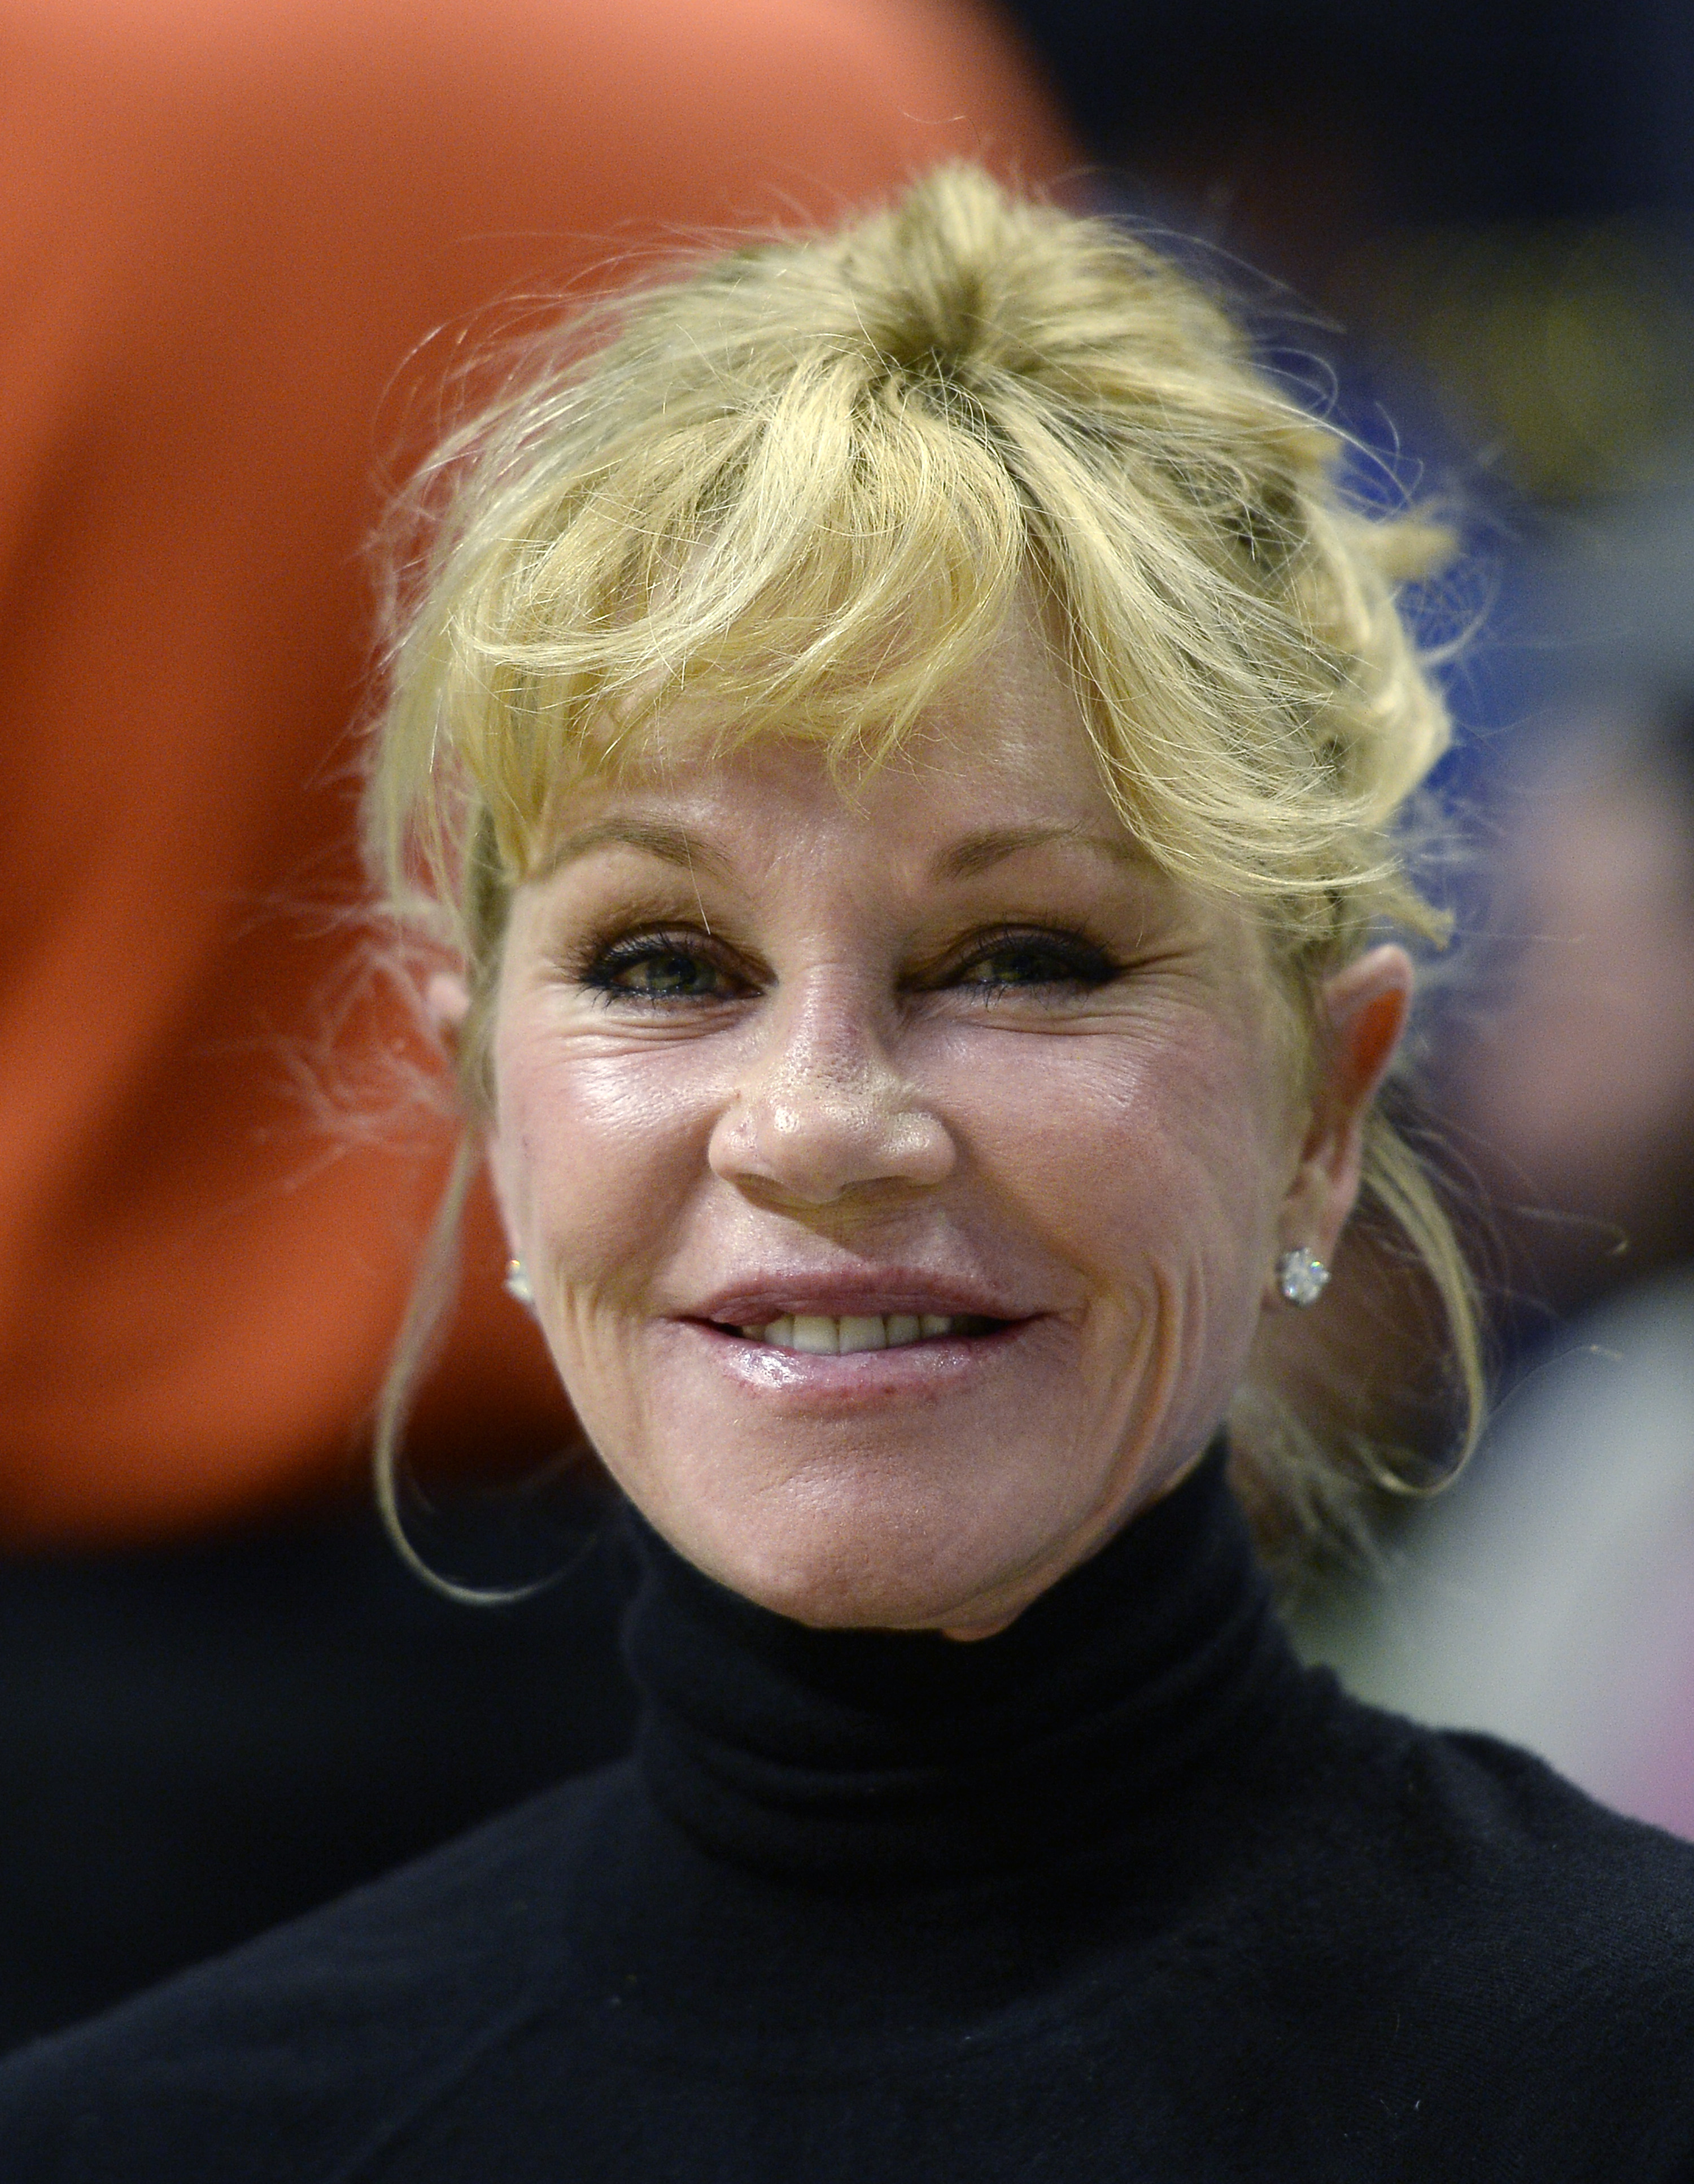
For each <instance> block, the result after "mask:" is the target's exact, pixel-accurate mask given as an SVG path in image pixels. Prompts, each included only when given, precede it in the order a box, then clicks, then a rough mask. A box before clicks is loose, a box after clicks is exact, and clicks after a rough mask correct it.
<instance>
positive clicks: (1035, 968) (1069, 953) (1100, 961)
mask: <svg viewBox="0 0 1694 2184" xmlns="http://www.w3.org/2000/svg"><path fill="white" fill-rule="evenodd" d="M1115 975H1116V972H1115V968H1114V967H1113V965H1112V962H1111V961H1110V960H1109V959H1108V958H1107V957H1106V956H1105V955H1104V954H1103V953H1102V952H1101V950H1100V949H1098V948H1096V947H1095V945H1094V944H1093V943H1092V942H1091V941H1087V940H1084V939H1082V938H1081V936H1080V935H1078V936H1075V937H1073V936H1070V935H1065V934H1058V933H1028V934H1018V933H1013V934H1008V935H1007V936H1006V938H1005V939H1000V940H995V941H994V942H991V943H990V944H989V945H988V946H987V947H985V948H982V949H979V950H978V952H977V953H976V954H975V955H974V956H970V957H969V958H968V959H967V961H965V962H963V963H961V965H960V967H959V968H958V969H957V971H956V972H955V973H954V974H953V980H952V983H955V984H956V985H961V986H970V987H975V988H978V989H983V988H989V989H992V988H995V987H1007V986H1026V987H1027V986H1047V987H1051V986H1101V985H1104V984H1105V983H1106V981H1107V980H1108V979H1110V978H1113V977H1114V976H1115Z"/></svg>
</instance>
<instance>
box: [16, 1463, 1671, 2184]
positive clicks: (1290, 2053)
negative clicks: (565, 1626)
mask: <svg viewBox="0 0 1694 2184" xmlns="http://www.w3.org/2000/svg"><path fill="white" fill-rule="evenodd" d="M637 1529H638V1550H639V1552H640V1554H641V1556H642V1558H643V1561H644V1577H643V1580H642V1584H641V1587H640V1590H639V1592H638V1596H637V1598H636V1602H635V1605H634V1607H633V1609H632V1613H631V1615H630V1619H629V1624H628V1630H627V1648H628V1653H629V1658H630V1661H631V1663H632V1668H633V1669H634V1671H635V1674H636V1675H637V1678H638V1681H639V1682H640V1684H641V1685H642V1687H643V1689H644V1692H645V1695H646V1702H647V1710H646V1713H645V1717H644V1725H643V1728H642V1731H641V1735H640V1740H639V1744H638V1750H637V1752H636V1754H635V1757H634V1758H632V1760H629V1761H627V1762H625V1763H621V1764H620V1765H617V1766H614V1767H612V1768H610V1769H605V1771H603V1772H601V1773H599V1774H597V1775H589V1776H588V1777H585V1778H584V1779H582V1780H579V1781H577V1782H573V1783H571V1784H568V1785H566V1786H564V1787H562V1788H560V1789H559V1790H557V1791H554V1792H552V1793H550V1794H549V1795H548V1796H546V1797H543V1798H541V1799H539V1800H538V1801H537V1802H534V1803H532V1804H529V1805H527V1806H525V1807H523V1808H521V1809H520V1810H519V1811H517V1812H515V1813H514V1814H510V1816H509V1817H507V1818H506V1819H502V1820H500V1821H498V1822H497V1823H495V1824H494V1825H492V1826H490V1827H488V1828H485V1829H484V1830H482V1831H481V1832H480V1833H478V1834H476V1835H474V1836H469V1837H467V1838H466V1839H465V1840H464V1841H460V1842H459V1843H457V1844H455V1845H454V1846H452V1847H449V1849H447V1850H446V1851H443V1852H439V1853H436V1854H435V1855H433V1856H432V1857H431V1858H427V1859H426V1860H425V1861H424V1862H422V1863H421V1864H418V1865H415V1866H413V1867H411V1868H410V1869H407V1870H406V1871H404V1872H402V1873H400V1874H398V1875H395V1876H394V1877H393V1878H392V1879H390V1880H386V1881H383V1882H381V1883H379V1884H378V1885H376V1886H374V1887H371V1888H368V1889H365V1890H364V1891H362V1892H360V1893H359V1894H357V1895H355V1896H353V1897H348V1898H347V1899H346V1900H345V1901H344V1902H343V1903H339V1904H337V1905H335V1906H333V1907H332V1908H330V1909H329V1910H327V1911H324V1912H320V1913H318V1914H315V1915H314V1916H313V1917H311V1918H309V1919H304V1920H303V1921H301V1922H300V1923H298V1925H293V1926H290V1927H286V1928H284V1929H282V1930H281V1931H279V1932H277V1933H276V1934H273V1935H270V1936H267V1937H266V1938H265V1939H264V1940H262V1941H260V1942H257V1943H254V1944H252V1945H250V1946H249V1947H246V1948H244V1949H242V1950H241V1951H240V1952H238V1953H237V1954H235V1955H234V1956H231V1957H229V1958H225V1959H224V1960H223V1961H221V1962H220V1963H218V1964H212V1965H209V1966H207V1967H204V1968H203V1969H202V1970H199V1971H197V1972H194V1973H192V1974H190V1975H187V1977H185V1978H182V1979H179V1980H177V1981H175V1982H174V1983H173V1984H171V1985H170V1986H167V1987H164V1988H162V1989H160V1990H159V1991H158V1992H155V1993H154V1994H153V1995H151V1996H148V1997H143V1998H142V2000H141V2001H139V2002H137V2003H131V2004H130V2005H128V2006H127V2007H125V2009H121V2010H119V2011H117V2012H115V2013H114V2014H112V2015H110V2016H109V2017H107V2018H105V2019H103V2020H99V2021H98V2022H97V2023H95V2024H94V2025H92V2026H89V2027H86V2028H84V2029H83V2030H81V2031H79V2032H75V2033H72V2034H70V2035H67V2036H64V2037H62V2038H59V2039H58V2040H55V2041H52V2042H45V2043H43V2044H42V2045H41V2046H38V2047H36V2048H32V2049H29V2050H26V2051H25V2053H23V2054H21V2055H20V2056H19V2057H17V2058H15V2059H14V2060H13V2061H12V2062H11V2063H10V2064H9V2065H8V2066H6V2067H4V2068H3V2069H0V2176H4V2177H5V2179H6V2180H7V2184H35V2180H40V2179H46V2178H53V2179H57V2180H75V2184H104V2181H105V2180H108V2179H109V2180H113V2184H118V2180H124V2184H141V2180H147V2184H185V2180H198V2179H201V2178H204V2179H206V2180H208V2184H254V2180H259V2179H266V2180H271V2179H275V2180H278V2184H281V2180H287V2184H332V2180H333V2184H376V2180H379V2179H380V2180H384V2184H389V2181H390V2180H392V2184H401V2180H404V2181H405V2184H528V2180H531V2179H534V2180H537V2184H540V2180H547V2184H563V2180H571V2184H577V2180H581V2184H597V2180H602V2179H604V2180H612V2179H616V2180H617V2184H767V2180H768V2181H769V2184H778V2180H780V2184H894V2180H899V2181H900V2184H950V2180H953V2179H958V2180H961V2184H1001V2181H1002V2180H1003V2184H1038V2180H1040V2179H1044V2178H1051V2179H1053V2180H1055V2184H1107V2180H1109V2184H1143V2180H1145V2184H1234V2180H1241V2184H1248V2180H1251V2184H1264V2180H1267V2179H1283V2178H1288V2179H1297V2180H1299V2184H1323V2180H1343V2179H1346V2180H1352V2179H1359V2180H1365V2179H1369V2180H1386V2179H1413V2178H1417V2179H1429V2180H1430V2184H1463V2180H1466V2179H1476V2180H1486V2184H1507V2180H1512V2179H1522V2180H1524V2184H1531V2180H1533V2184H1567V2180H1570V2181H1571V2184H1574V2180H1577V2179H1593V2180H1596V2184H1598V2180H1602V2179H1604V2180H1607V2184H1612V2181H1613V2180H1628V2184H1658V2180H1669V2179H1673V2178H1674V2179H1679V2180H1683V2184H1688V2180H1690V2179H1694V1847H1689V1846H1687V1845H1685V1844H1682V1843H1679V1842H1676V1841H1673V1840H1672V1839H1671V1838H1670V1837H1669V1836H1663V1835H1660V1834H1658V1833H1657V1832H1656V1831H1654V1830H1651V1829H1648V1828H1645V1827H1641V1826H1637V1825H1633V1824H1631V1823H1630V1822H1627V1821H1624V1820H1621V1819H1616V1818H1614V1817H1613V1816H1612V1815H1610V1814H1607V1813H1604V1812H1602V1811H1601V1810H1600V1809H1599V1808H1597V1807H1596V1806H1595V1805H1593V1804H1591V1802H1589V1801H1588V1800H1587V1799H1586V1798H1585V1797H1582V1796H1580V1794H1579V1793H1578V1792H1577V1791H1574V1790H1573V1789H1571V1788H1569V1786H1566V1785H1565V1784H1563V1783H1562V1782H1560V1781H1559V1780H1557V1778H1556V1777H1555V1776H1553V1775H1551V1774H1549V1773H1548V1771H1547V1770H1546V1769H1545V1768H1544V1767H1542V1766H1541V1765H1540V1764H1539V1763H1537V1762H1536V1761H1535V1760H1533V1759H1531V1758H1528V1757H1527V1756H1525V1755H1524V1754H1523V1753H1521V1752H1514V1751H1513V1750H1511V1749H1510V1748H1508V1747H1505V1746H1502V1745H1500V1744H1496V1743H1494V1742H1492V1741H1490V1740H1489V1739H1487V1738H1484V1737H1478V1736H1455V1735H1436V1734H1432V1733H1430V1732H1428V1731H1425V1730H1419V1729H1416V1728H1413V1726H1411V1724H1407V1723H1405V1722H1401V1721H1398V1720H1396V1719H1393V1718H1391V1717H1390V1716H1387V1715H1384V1714H1379V1713H1374V1712H1371V1711H1370V1710H1368V1709H1367V1708H1362V1707H1360V1706H1357V1705H1356V1704H1354V1703H1352V1702H1351V1701H1349V1700H1347V1699H1346V1698H1345V1697H1342V1696H1341V1695H1340V1692H1339V1691H1337V1690H1336V1688H1335V1685H1334V1683H1333V1682H1332V1681H1331V1680H1330V1679H1329V1677H1328V1676H1327V1675H1324V1674H1321V1673H1307V1672H1306V1671H1304V1670H1302V1669H1301V1668H1300V1667H1299V1666H1298V1665H1297V1663H1296V1662H1295V1660H1294V1659H1293V1658H1292V1657H1291V1655H1290V1652H1289V1651H1288V1649H1287V1646H1286V1645H1285V1643H1284V1639H1283V1637H1282V1635H1281V1633H1280V1631H1279V1629H1278V1627H1277V1624H1276V1623H1275V1621H1274V1619H1273V1617H1272V1615H1271V1613H1270V1612H1269V1608H1268V1604H1267V1601H1266V1598H1265V1594H1264V1589H1263V1585H1262V1581H1261V1580H1260V1578H1259V1575H1258V1573H1257V1569H1256V1567H1255V1565H1254V1563H1253V1559H1252V1556H1251V1549H1250V1547H1249V1545H1248V1542H1247V1540H1246V1536H1245V1529H1244V1528H1243V1525H1242V1524H1241V1521H1240V1517H1239V1515H1238V1513H1237V1512H1236V1510H1235V1507H1234V1504H1233V1502H1231V1500H1230V1498H1229V1493H1228V1490H1227V1489H1226V1487H1225V1486H1224V1484H1223V1469H1222V1463H1221V1460H1220V1459H1219V1458H1218V1457H1216V1456H1214V1457H1212V1458H1210V1459H1209V1460H1208V1461H1207V1462H1206V1463H1205V1464H1204V1465H1203V1466H1202V1467H1201V1468H1200V1470H1199V1471H1197V1472H1196V1473H1195V1474H1194V1476H1193V1477H1192V1478H1191V1479H1189V1480H1188V1481H1187V1482H1186V1483H1185V1484H1184V1485H1183V1486H1182V1487H1180V1488H1179V1490H1177V1491H1176V1492H1175V1493H1174V1494H1173V1495H1171V1496H1168V1497H1167V1499H1166V1500H1165V1501H1164V1502H1162V1503H1161V1504H1160V1505H1159V1506H1158V1507H1156V1508H1154V1509H1153V1510H1151V1512H1150V1513H1148V1514H1147V1515H1146V1516H1145V1517H1144V1518H1141V1519H1140V1521H1139V1522H1138V1523H1136V1524H1134V1525H1132V1526H1131V1527H1130V1528H1129V1529H1128V1530H1127V1531H1125V1532H1124V1533H1123V1535H1120V1537H1119V1538H1118V1539H1117V1541H1114V1542H1113V1543H1112V1545H1111V1546H1108V1547H1107V1548H1106V1550H1105V1551H1104V1552H1102V1553H1101V1554H1100V1555H1099V1556H1098V1557H1096V1558H1095V1560H1094V1561H1093V1562H1091V1563H1088V1564H1087V1565H1086V1566H1085V1567H1084V1568H1081V1569H1079V1570H1078V1571H1076V1572H1074V1573H1073V1574H1072V1575H1071V1576H1070V1577H1068V1578H1067V1579H1066V1580H1064V1582H1063V1583H1062V1584H1061V1585H1057V1586H1056V1587H1055V1588H1054V1590H1053V1591H1050V1593H1048V1594H1047V1595H1046V1596H1045V1597H1044V1598H1042V1599H1041V1600H1039V1601H1038V1602H1036V1604H1035V1605H1034V1607H1031V1608H1030V1609H1029V1610H1028V1612H1027V1613H1025V1614H1024V1615H1023V1617H1022V1618H1020V1619H1019V1620H1018V1621H1017V1623H1015V1624H1012V1625H1011V1628H1010V1629H1009V1630H1006V1631H1005V1632H1004V1633H1002V1634H1001V1635H1000V1636H998V1637H995V1638H991V1639H988V1640H985V1641H982V1642H980V1643H978V1644H975V1645H964V1646H958V1645H952V1644H950V1643H949V1642H948V1641H945V1640H944V1639H941V1638H937V1637H928V1636H921V1637H916V1636H892V1635H880V1634H869V1633H843V1632H833V1633H820V1632H816V1631H809V1630H803V1629H801V1628H800V1627H799V1626H798V1625H796V1624H791V1623H788V1622H786V1621H784V1620H783V1619H781V1618H779V1617H777V1616H774V1615H772V1614H769V1613H766V1612H765V1611H764V1610H762V1609H760V1608H756V1607H751V1606H749V1604H747V1603H746V1602H744V1601H741V1600H738V1599H737V1598H736V1597H734V1596H733V1595H731V1594H728V1593H727V1592H725V1591H722V1589H720V1588H719V1587H718V1586H716V1585H713V1584H712V1583H710V1581H709V1580H706V1579H705V1578H702V1577H700V1576H699V1575H698V1574H696V1573H695V1572H694V1571H693V1570H691V1569H690V1568H688V1567H687V1566H686V1565H685V1564H684V1563H682V1562H680V1561H679V1560H678V1559H677V1557H675V1556H674V1555H672V1554H671V1553H670V1552H668V1551H667V1550H666V1548H664V1547H663V1546H661V1545H660V1543H659V1542H658V1541H656V1540H655V1539H654V1538H653V1536H652V1535H651V1534H649V1533H647V1532H645V1531H644V1530H641V1529H640V1528H637Z"/></svg>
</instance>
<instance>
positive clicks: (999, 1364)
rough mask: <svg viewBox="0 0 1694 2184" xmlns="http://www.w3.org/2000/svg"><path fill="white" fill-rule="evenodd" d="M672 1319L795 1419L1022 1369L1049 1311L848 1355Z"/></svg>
mask: <svg viewBox="0 0 1694 2184" xmlns="http://www.w3.org/2000/svg"><path fill="white" fill-rule="evenodd" d="M926 1294H927V1292H926ZM735 1301H736V1300H732V1302H735ZM762 1308H763V1307H762V1306H761V1309H762ZM984 1316H985V1317H986V1316H987V1315H984ZM996 1316H997V1315H996ZM749 1324H751V1323H750V1322H749ZM1047 1324H1048V1323H1047V1320H1046V1318H1045V1315H1043V1316H1039V1317H1037V1318H1020V1319H1011V1320H1008V1321H1007V1322H1006V1323H1004V1324H1003V1325H1001V1326H999V1327H996V1328H995V1329H994V1330H993V1332H992V1333H990V1334H944V1335H931V1336H929V1337H928V1338H927V1339H926V1340H923V1341H921V1342H910V1343H906V1344H904V1345H902V1346H900V1347H899V1348H897V1349H894V1350H855V1351H849V1352H848V1353H847V1354H846V1356H844V1357H841V1356H838V1355H833V1354H832V1353H830V1352H828V1351H824V1352H822V1353H820V1352H817V1351H802V1350H779V1349H777V1348H775V1347H774V1346H772V1345H771V1344H769V1343H765V1342H759V1341H755V1340H749V1338H748V1337H746V1336H744V1335H742V1334H738V1333H737V1332H736V1331H735V1329H733V1327H724V1326H721V1325H718V1324H717V1323H715V1322H713V1321H710V1320H705V1319H695V1318H686V1319H677V1320H673V1321H672V1322H671V1328H672V1330H673V1339H675V1338H680V1339H681V1340H683V1342H684V1343H685V1344H686V1345H687V1346H688V1347H689V1348H690V1349H692V1350H694V1354H695V1355H696V1356H697V1357H699V1358H700V1359H701V1361H702V1362H709V1364H710V1368H711V1369H712V1370H713V1371H714V1372H716V1373H723V1374H725V1375H726V1376H727V1379H728V1380H729V1382H730V1384H731V1385H733V1386H736V1387H738V1388H739V1389H741V1390H743V1392H744V1394H746V1395H747V1396H750V1397H752V1398H753V1399H754V1400H755V1401H757V1402H758V1403H760V1404H761V1405H762V1404H766V1403H772V1402H774V1403H776V1404H777V1406H778V1407H779V1408H780V1409H781V1410H782V1411H783V1412H786V1413H788V1414H789V1415H791V1416H794V1417H796V1418H808V1417H809V1418H821V1419H827V1418H836V1419H839V1418H844V1417H850V1416H857V1417H862V1416H865V1415H867V1414H875V1413H878V1412H883V1411H884V1410H886V1409H887V1408H888V1407H889V1406H890V1405H893V1406H894V1407H896V1408H899V1407H904V1406H905V1405H906V1404H909V1403H911V1402H918V1403H925V1404H928V1403H933V1402H935V1401H939V1400H941V1399H943V1398H956V1397H958V1396H962V1395H965V1394H967V1393H968V1392H969V1391H970V1390H972V1389H973V1388H978V1387H980V1386H981V1385H983V1384H984V1379H985V1378H993V1379H998V1378H999V1377H1000V1376H1001V1375H1003V1374H1004V1373H1006V1372H1007V1371H1008V1370H1010V1371H1012V1372H1013V1373H1016V1372H1017V1370H1018V1369H1019V1368H1017V1366H1016V1365H1014V1364H1013V1362H1012V1361H1013V1359H1014V1358H1015V1357H1017V1356H1018V1355H1019V1354H1020V1353H1021V1352H1023V1351H1024V1349H1025V1347H1026V1346H1027V1345H1028V1344H1029V1343H1031V1342H1039V1340H1040V1339H1041V1335H1042V1332H1043V1330H1044V1329H1045V1328H1046V1326H1047ZM1024 1369H1026V1370H1027V1368H1024Z"/></svg>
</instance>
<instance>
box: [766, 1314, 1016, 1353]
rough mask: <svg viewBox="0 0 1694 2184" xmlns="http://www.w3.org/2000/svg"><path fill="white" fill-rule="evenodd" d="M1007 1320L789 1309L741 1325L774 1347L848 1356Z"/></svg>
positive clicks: (992, 1327) (995, 1326)
mask: <svg viewBox="0 0 1694 2184" xmlns="http://www.w3.org/2000/svg"><path fill="white" fill-rule="evenodd" d="M1005 1324H1006V1323H1005V1322H1004V1321H1003V1320H998V1319H987V1318H983V1317H982V1316H981V1314H979V1313H976V1312H853V1313H848V1314H845V1315H844V1316H843V1317H842V1318H825V1317H823V1316H822V1315H821V1314H816V1313H811V1312H805V1313H800V1312H794V1313H789V1314H786V1315H784V1317H783V1318H780V1319H773V1320H770V1321H767V1322H766V1323H764V1324H763V1325H761V1326H754V1327H740V1328H738V1329H736V1332H737V1333H738V1334H739V1335H740V1336H741V1337H742V1338H743V1340H745V1341H748V1342H760V1343H763V1344H765V1345H766V1346H767V1347H768V1348H770V1349H772V1350H798V1351H803V1352H804V1353H805V1355H807V1356H808V1357H847V1356H850V1355H851V1354H852V1353H853V1352H855V1351H861V1350H904V1349H906V1348H907V1347H909V1346H910V1345H911V1344H912V1343H914V1342H933V1341H937V1340H945V1339H946V1338H948V1337H954V1338H956V1337H958V1336H961V1335H981V1334H995V1333H997V1332H998V1331H999V1329H1000V1328H1001V1327H1003V1326H1004V1325H1005Z"/></svg>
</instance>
